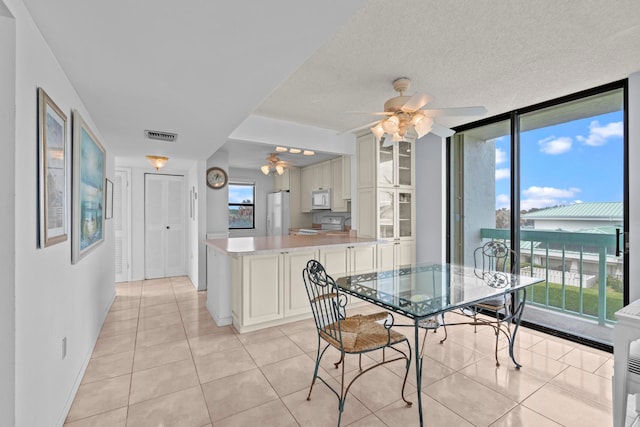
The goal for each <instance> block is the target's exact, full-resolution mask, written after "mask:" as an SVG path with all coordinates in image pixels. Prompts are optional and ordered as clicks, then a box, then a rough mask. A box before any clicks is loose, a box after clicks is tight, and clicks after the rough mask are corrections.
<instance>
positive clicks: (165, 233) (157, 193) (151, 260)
mask: <svg viewBox="0 0 640 427" xmlns="http://www.w3.org/2000/svg"><path fill="white" fill-rule="evenodd" d="M144 194H145V203H144V204H145V210H144V212H145V278H147V279H155V278H159V277H171V276H181V275H184V274H185V232H184V230H185V209H186V202H185V197H184V177H183V176H177V175H158V174H146V175H145V192H144Z"/></svg>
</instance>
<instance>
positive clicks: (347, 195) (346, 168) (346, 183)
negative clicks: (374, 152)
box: [342, 156, 351, 200]
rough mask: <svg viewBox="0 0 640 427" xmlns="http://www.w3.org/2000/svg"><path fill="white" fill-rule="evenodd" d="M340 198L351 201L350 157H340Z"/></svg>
mask: <svg viewBox="0 0 640 427" xmlns="http://www.w3.org/2000/svg"><path fill="white" fill-rule="evenodd" d="M342 198H343V199H345V200H351V156H342Z"/></svg>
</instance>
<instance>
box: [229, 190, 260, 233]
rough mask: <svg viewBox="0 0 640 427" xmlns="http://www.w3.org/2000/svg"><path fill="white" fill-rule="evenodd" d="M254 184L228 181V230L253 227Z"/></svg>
mask: <svg viewBox="0 0 640 427" xmlns="http://www.w3.org/2000/svg"><path fill="white" fill-rule="evenodd" d="M255 194H256V186H255V184H246V183H229V230H247V229H249V230H250V229H254V228H255V224H256V223H255V205H254V201H255Z"/></svg>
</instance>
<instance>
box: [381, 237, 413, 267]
mask: <svg viewBox="0 0 640 427" xmlns="http://www.w3.org/2000/svg"><path fill="white" fill-rule="evenodd" d="M415 246H416V245H415V241H411V240H409V241H395V242H389V243H381V244H378V247H377V260H378V262H377V266H378V270H393V269H396V268H398V267H400V266H403V265H411V264H414V263H415V261H416V256H415V254H416V248H415Z"/></svg>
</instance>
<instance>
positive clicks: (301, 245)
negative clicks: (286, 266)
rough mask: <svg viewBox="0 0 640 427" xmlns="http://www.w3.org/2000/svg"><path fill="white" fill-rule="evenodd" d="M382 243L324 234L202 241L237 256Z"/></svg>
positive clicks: (360, 238) (381, 241) (380, 241)
mask: <svg viewBox="0 0 640 427" xmlns="http://www.w3.org/2000/svg"><path fill="white" fill-rule="evenodd" d="M383 242H385V243H386V240H376V239H367V238H362V237H351V236H349V235H326V234H319V235H316V236H268V237H264V236H263V237H232V238H228V239H208V240H205V241H204V243H205V244H206V245H207V246H208V247H210V248H212V249H215V250H217V251H218V252H222V253H224V254H227V255H237V256H243V255H254V254H260V253H270V252H289V251H296V250H305V249H313V248H320V247H324V246H356V245H372V244H376V243H383Z"/></svg>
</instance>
